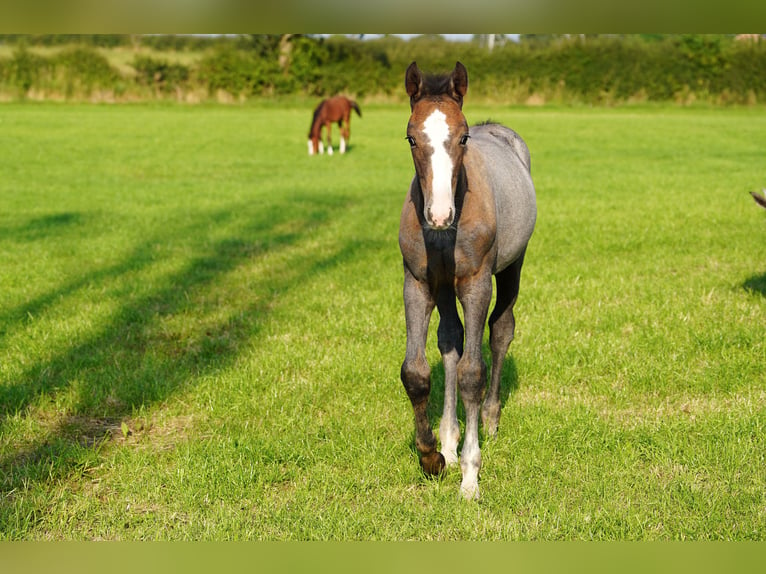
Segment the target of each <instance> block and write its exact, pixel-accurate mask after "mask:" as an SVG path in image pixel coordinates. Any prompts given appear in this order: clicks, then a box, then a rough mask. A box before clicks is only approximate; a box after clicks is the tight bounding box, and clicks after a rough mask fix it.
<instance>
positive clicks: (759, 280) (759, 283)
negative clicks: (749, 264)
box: [742, 273, 766, 297]
mask: <svg viewBox="0 0 766 574" xmlns="http://www.w3.org/2000/svg"><path fill="white" fill-rule="evenodd" d="M742 287H743V289H745V291H749V292H751V293H756V294H760V295H761V297H766V273H761V274H760V275H753V276H752V277H750V278H748V279H747V280H746V281H745V282H744V283H743V284H742Z"/></svg>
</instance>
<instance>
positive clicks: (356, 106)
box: [349, 100, 362, 118]
mask: <svg viewBox="0 0 766 574" xmlns="http://www.w3.org/2000/svg"><path fill="white" fill-rule="evenodd" d="M349 103H350V104H351V107H352V108H354V109H355V110H356V114H357V115H358V116H359V117H360V118H361V117H362V110H360V109H359V104H357V103H356V102H355V101H354V100H349Z"/></svg>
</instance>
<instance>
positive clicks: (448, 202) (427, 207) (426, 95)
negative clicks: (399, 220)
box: [405, 62, 469, 229]
mask: <svg viewBox="0 0 766 574" xmlns="http://www.w3.org/2000/svg"><path fill="white" fill-rule="evenodd" d="M405 87H406V88H407V94H408V95H409V96H410V107H411V108H412V114H411V115H410V120H409V122H408V123H407V141H408V142H409V144H410V147H411V149H412V160H413V161H414V163H415V172H416V173H417V177H418V181H419V183H420V189H421V190H422V192H423V216H424V217H425V220H426V224H427V225H428V226H429V227H431V228H432V229H447V228H448V227H450V225H452V223H453V221H454V219H455V190H456V188H457V182H458V176H459V175H460V172H461V169H462V166H463V154H464V153H465V146H466V144H467V143H468V137H469V136H468V124H467V122H466V120H465V116H464V115H463V112H462V108H463V96H465V93H466V91H467V90H468V72H467V71H466V69H465V66H463V64H461V63H460V62H457V63H456V64H455V69H454V70H453V71H452V73H451V74H449V75H446V76H425V75H423V73H422V72H421V71H420V69H419V68H418V66H417V64H416V63H415V62H412V64H410V66H409V67H408V68H407V73H406V76H405Z"/></svg>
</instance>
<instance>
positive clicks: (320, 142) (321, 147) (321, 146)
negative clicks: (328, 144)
mask: <svg viewBox="0 0 766 574" xmlns="http://www.w3.org/2000/svg"><path fill="white" fill-rule="evenodd" d="M319 153H324V142H322V140H319Z"/></svg>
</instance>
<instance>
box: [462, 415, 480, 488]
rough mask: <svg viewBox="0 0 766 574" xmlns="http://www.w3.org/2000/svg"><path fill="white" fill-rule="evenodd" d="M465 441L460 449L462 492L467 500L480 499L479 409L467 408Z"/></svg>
mask: <svg viewBox="0 0 766 574" xmlns="http://www.w3.org/2000/svg"><path fill="white" fill-rule="evenodd" d="M465 418H466V420H465V442H464V443H463V450H462V451H460V470H461V471H462V473H463V480H462V482H461V483H460V492H461V493H462V495H463V498H465V499H466V500H478V499H479V470H481V451H480V450H479V409H478V405H477V406H476V407H474V408H466V414H465Z"/></svg>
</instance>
